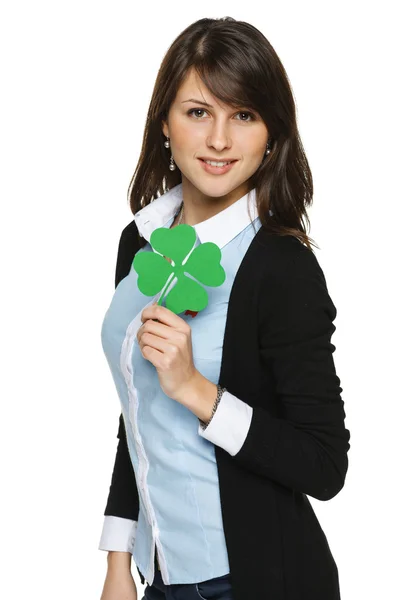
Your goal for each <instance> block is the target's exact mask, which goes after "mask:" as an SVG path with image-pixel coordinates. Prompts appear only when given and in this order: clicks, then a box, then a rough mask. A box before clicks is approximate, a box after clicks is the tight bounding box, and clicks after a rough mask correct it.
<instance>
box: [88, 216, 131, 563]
mask: <svg viewBox="0 0 400 600" xmlns="http://www.w3.org/2000/svg"><path fill="white" fill-rule="evenodd" d="M136 234H137V229H136V226H135V223H134V221H133V222H131V223H130V224H129V225H127V226H126V227H125V228H124V229H123V231H122V233H121V236H120V239H119V244H118V254H117V264H116V268H115V287H117V285H118V283H119V282H120V281H121V279H123V278H124V277H125V276H126V275H127V274H128V273H129V269H130V266H131V263H132V260H133V255H132V248H133V247H134V244H133V243H132V239H133V236H134V235H136ZM117 437H118V439H119V442H118V446H117V452H116V456H115V461H114V468H113V472H112V476H111V485H110V489H109V493H108V498H107V504H106V508H105V510H104V521H103V529H102V532H101V537H100V542H99V547H98V548H99V550H116V551H120V552H132V549H133V544H134V541H135V537H136V527H137V521H138V515H139V494H138V490H137V485H136V478H135V472H134V470H133V466H132V462H131V460H130V456H129V450H128V443H127V439H126V431H125V424H124V419H123V415H122V413H121V414H120V417H119V427H118V434H117Z"/></svg>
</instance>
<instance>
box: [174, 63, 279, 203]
mask: <svg viewBox="0 0 400 600" xmlns="http://www.w3.org/2000/svg"><path fill="white" fill-rule="evenodd" d="M190 99H192V100H190ZM202 102H203V103H204V102H206V103H207V104H209V105H211V106H205V105H204V104H202ZM163 133H164V135H165V136H168V137H169V138H170V148H169V150H170V151H171V153H172V155H173V157H174V161H175V163H176V165H177V166H178V168H179V169H180V171H181V173H182V183H183V189H184V190H188V191H189V190H192V191H195V190H197V191H199V192H200V193H201V194H202V195H204V196H207V197H220V196H226V195H233V196H235V197H236V199H239V198H240V197H242V196H243V195H244V194H246V193H247V192H248V191H249V190H248V184H247V181H248V179H249V178H250V177H251V176H252V175H253V173H254V172H255V171H256V170H257V169H258V167H259V166H260V164H261V162H262V161H263V159H264V154H265V150H266V145H267V141H268V130H267V127H266V125H265V123H264V121H263V120H262V119H261V117H260V116H259V115H258V114H254V113H253V114H251V112H248V111H246V107H245V106H243V108H242V107H241V108H240V109H237V108H236V109H234V108H232V107H231V106H229V105H226V104H221V102H220V101H219V100H217V99H216V98H215V96H213V95H212V94H211V93H210V92H209V90H208V89H207V88H206V87H205V86H204V84H203V82H202V81H201V79H200V78H199V77H198V75H197V74H196V73H195V71H194V69H192V70H191V71H190V72H189V74H188V76H187V77H186V79H185V81H184V82H183V83H182V85H181V87H180V89H179V91H178V93H177V95H176V98H175V100H174V102H173V103H172V105H171V107H170V111H169V114H168V119H167V121H165V122H163ZM204 157H206V158H211V159H216V160H217V161H218V160H221V159H222V160H231V159H232V160H235V162H234V163H233V165H232V166H231V168H230V169H229V170H228V171H226V172H225V173H221V172H219V173H211V172H208V171H207V170H206V169H205V167H204V163H203V161H202V160H200V159H201V158H204Z"/></svg>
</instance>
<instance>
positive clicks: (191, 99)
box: [181, 98, 213, 108]
mask: <svg viewBox="0 0 400 600" xmlns="http://www.w3.org/2000/svg"><path fill="white" fill-rule="evenodd" d="M185 102H196V103H197V104H202V105H203V106H208V107H209V108H213V106H212V104H207V102H203V101H202V100H195V99H194V98H189V100H183V102H181V104H184V103H185Z"/></svg>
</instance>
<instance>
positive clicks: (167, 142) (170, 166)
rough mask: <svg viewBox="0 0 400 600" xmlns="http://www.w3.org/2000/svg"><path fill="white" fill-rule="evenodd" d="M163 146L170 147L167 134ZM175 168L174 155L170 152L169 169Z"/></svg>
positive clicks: (173, 169)
mask: <svg viewBox="0 0 400 600" xmlns="http://www.w3.org/2000/svg"><path fill="white" fill-rule="evenodd" d="M164 146H165V147H166V148H169V147H170V143H169V137H168V136H167V139H166V140H165V142H164ZM175 169H176V165H175V163H174V157H173V156H172V154H171V158H170V159H169V170H170V171H175Z"/></svg>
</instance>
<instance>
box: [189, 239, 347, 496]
mask: <svg viewBox="0 0 400 600" xmlns="http://www.w3.org/2000/svg"><path fill="white" fill-rule="evenodd" d="M336 312H337V311H336V308H335V306H334V304H333V302H332V300H331V298H330V296H329V293H328V290H327V286H326V281H325V277H324V274H323V272H322V269H321V267H320V266H319V264H318V261H317V259H316V257H315V255H314V253H313V252H312V251H311V250H309V249H308V248H307V247H306V246H303V245H301V247H300V248H299V250H298V251H297V253H296V254H295V255H294V256H291V257H290V258H288V260H287V261H286V263H285V268H281V269H279V270H278V269H275V270H274V271H273V274H271V273H268V274H265V276H264V277H263V279H262V282H261V285H260V301H259V319H258V322H259V357H260V363H261V365H262V368H264V369H268V372H269V373H270V374H272V377H273V381H274V388H275V392H276V395H277V400H278V406H279V416H278V417H277V416H272V415H271V413H270V412H269V411H268V410H267V408H266V407H264V406H253V407H250V406H249V405H248V404H247V403H246V402H244V401H243V400H241V399H240V398H238V397H236V396H235V395H233V394H232V393H230V392H229V389H228V390H227V391H226V392H225V394H224V395H223V397H222V398H221V402H220V405H219V407H218V408H217V410H216V412H215V414H214V417H213V419H212V420H211V422H210V424H209V426H208V427H207V428H206V429H205V430H204V431H200V429H199V434H200V435H202V436H203V437H205V438H206V439H208V440H209V441H211V442H213V443H215V444H217V445H219V446H221V447H222V448H224V449H226V450H227V451H228V452H229V453H230V454H231V455H232V456H233V458H234V460H236V461H237V462H238V463H240V465H242V466H243V467H245V468H246V469H248V470H250V471H252V472H254V473H256V474H257V475H260V476H261V477H265V478H269V479H272V480H274V481H275V482H277V483H279V484H281V485H284V486H287V487H289V488H291V489H294V490H296V491H300V492H303V493H305V494H308V495H310V496H312V497H314V498H317V499H318V500H330V499H331V498H333V497H334V496H335V495H336V494H337V493H338V492H339V491H340V490H341V488H342V487H343V485H344V481H345V477H346V473H347V469H348V456H347V453H348V450H349V448H350V444H349V440H350V432H349V430H348V429H346V427H345V425H344V419H345V417H346V414H345V411H344V403H343V400H342V398H341V392H342V391H343V390H342V388H341V386H340V380H339V378H338V377H337V375H336V370H335V365H334V360H333V352H334V350H335V346H334V345H333V344H332V343H331V336H332V334H333V332H334V331H335V329H336V327H335V325H334V324H333V321H334V319H335V318H336ZM224 396H225V398H224ZM267 404H268V403H267V402H265V405H266V406H267ZM214 419H215V421H214ZM213 421H214V422H213ZM227 422H229V431H228V429H227V428H226V423H227Z"/></svg>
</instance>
